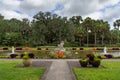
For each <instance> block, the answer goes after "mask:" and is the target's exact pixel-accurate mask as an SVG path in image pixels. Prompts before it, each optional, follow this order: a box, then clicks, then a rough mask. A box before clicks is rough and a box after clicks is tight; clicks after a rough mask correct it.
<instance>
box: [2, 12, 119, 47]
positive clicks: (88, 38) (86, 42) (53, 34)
mask: <svg viewBox="0 0 120 80" xmlns="http://www.w3.org/2000/svg"><path fill="white" fill-rule="evenodd" d="M113 25H114V27H115V28H114V29H112V30H110V25H109V23H108V22H107V21H104V20H94V19H91V18H90V17H87V18H85V19H84V20H83V19H82V17H81V16H72V17H71V18H67V17H61V16H59V15H57V14H52V13H50V12H41V11H40V12H39V13H37V14H36V15H34V16H33V20H32V21H31V22H30V20H29V19H27V18H23V19H22V20H18V19H16V18H12V19H10V20H7V19H4V16H2V15H0V45H1V46H25V45H30V46H42V45H56V44H58V43H60V42H61V41H64V42H65V45H66V46H104V45H106V44H107V45H113V44H119V41H120V35H119V34H120V31H119V26H120V20H116V21H115V22H114V24H113Z"/></svg>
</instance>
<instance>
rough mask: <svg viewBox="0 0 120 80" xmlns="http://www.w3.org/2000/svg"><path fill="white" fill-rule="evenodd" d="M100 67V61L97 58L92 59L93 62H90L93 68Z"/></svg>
mask: <svg viewBox="0 0 120 80" xmlns="http://www.w3.org/2000/svg"><path fill="white" fill-rule="evenodd" d="M99 65H100V59H99V58H94V61H93V62H92V66H93V67H99Z"/></svg>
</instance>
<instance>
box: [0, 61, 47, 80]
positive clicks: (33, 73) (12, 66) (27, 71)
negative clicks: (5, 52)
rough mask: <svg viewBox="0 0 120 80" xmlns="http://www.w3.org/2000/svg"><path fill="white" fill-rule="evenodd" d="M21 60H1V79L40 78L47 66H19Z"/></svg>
mask: <svg viewBox="0 0 120 80" xmlns="http://www.w3.org/2000/svg"><path fill="white" fill-rule="evenodd" d="M19 64H21V61H15V60H13V61H8V60H0V79H1V80H39V79H40V77H41V76H42V75H43V73H44V71H45V68H17V67H16V66H17V65H19Z"/></svg>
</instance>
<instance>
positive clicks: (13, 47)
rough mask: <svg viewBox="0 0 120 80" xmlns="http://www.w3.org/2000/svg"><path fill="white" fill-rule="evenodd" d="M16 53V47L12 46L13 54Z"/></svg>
mask: <svg viewBox="0 0 120 80" xmlns="http://www.w3.org/2000/svg"><path fill="white" fill-rule="evenodd" d="M14 53H15V49H14V46H12V53H11V54H14Z"/></svg>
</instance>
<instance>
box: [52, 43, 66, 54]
mask: <svg viewBox="0 0 120 80" xmlns="http://www.w3.org/2000/svg"><path fill="white" fill-rule="evenodd" d="M63 45H64V41H61V43H60V44H58V47H57V48H55V49H54V51H55V53H56V52H58V51H61V52H63V53H64V52H65V51H66V50H65V48H64V47H63Z"/></svg>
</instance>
